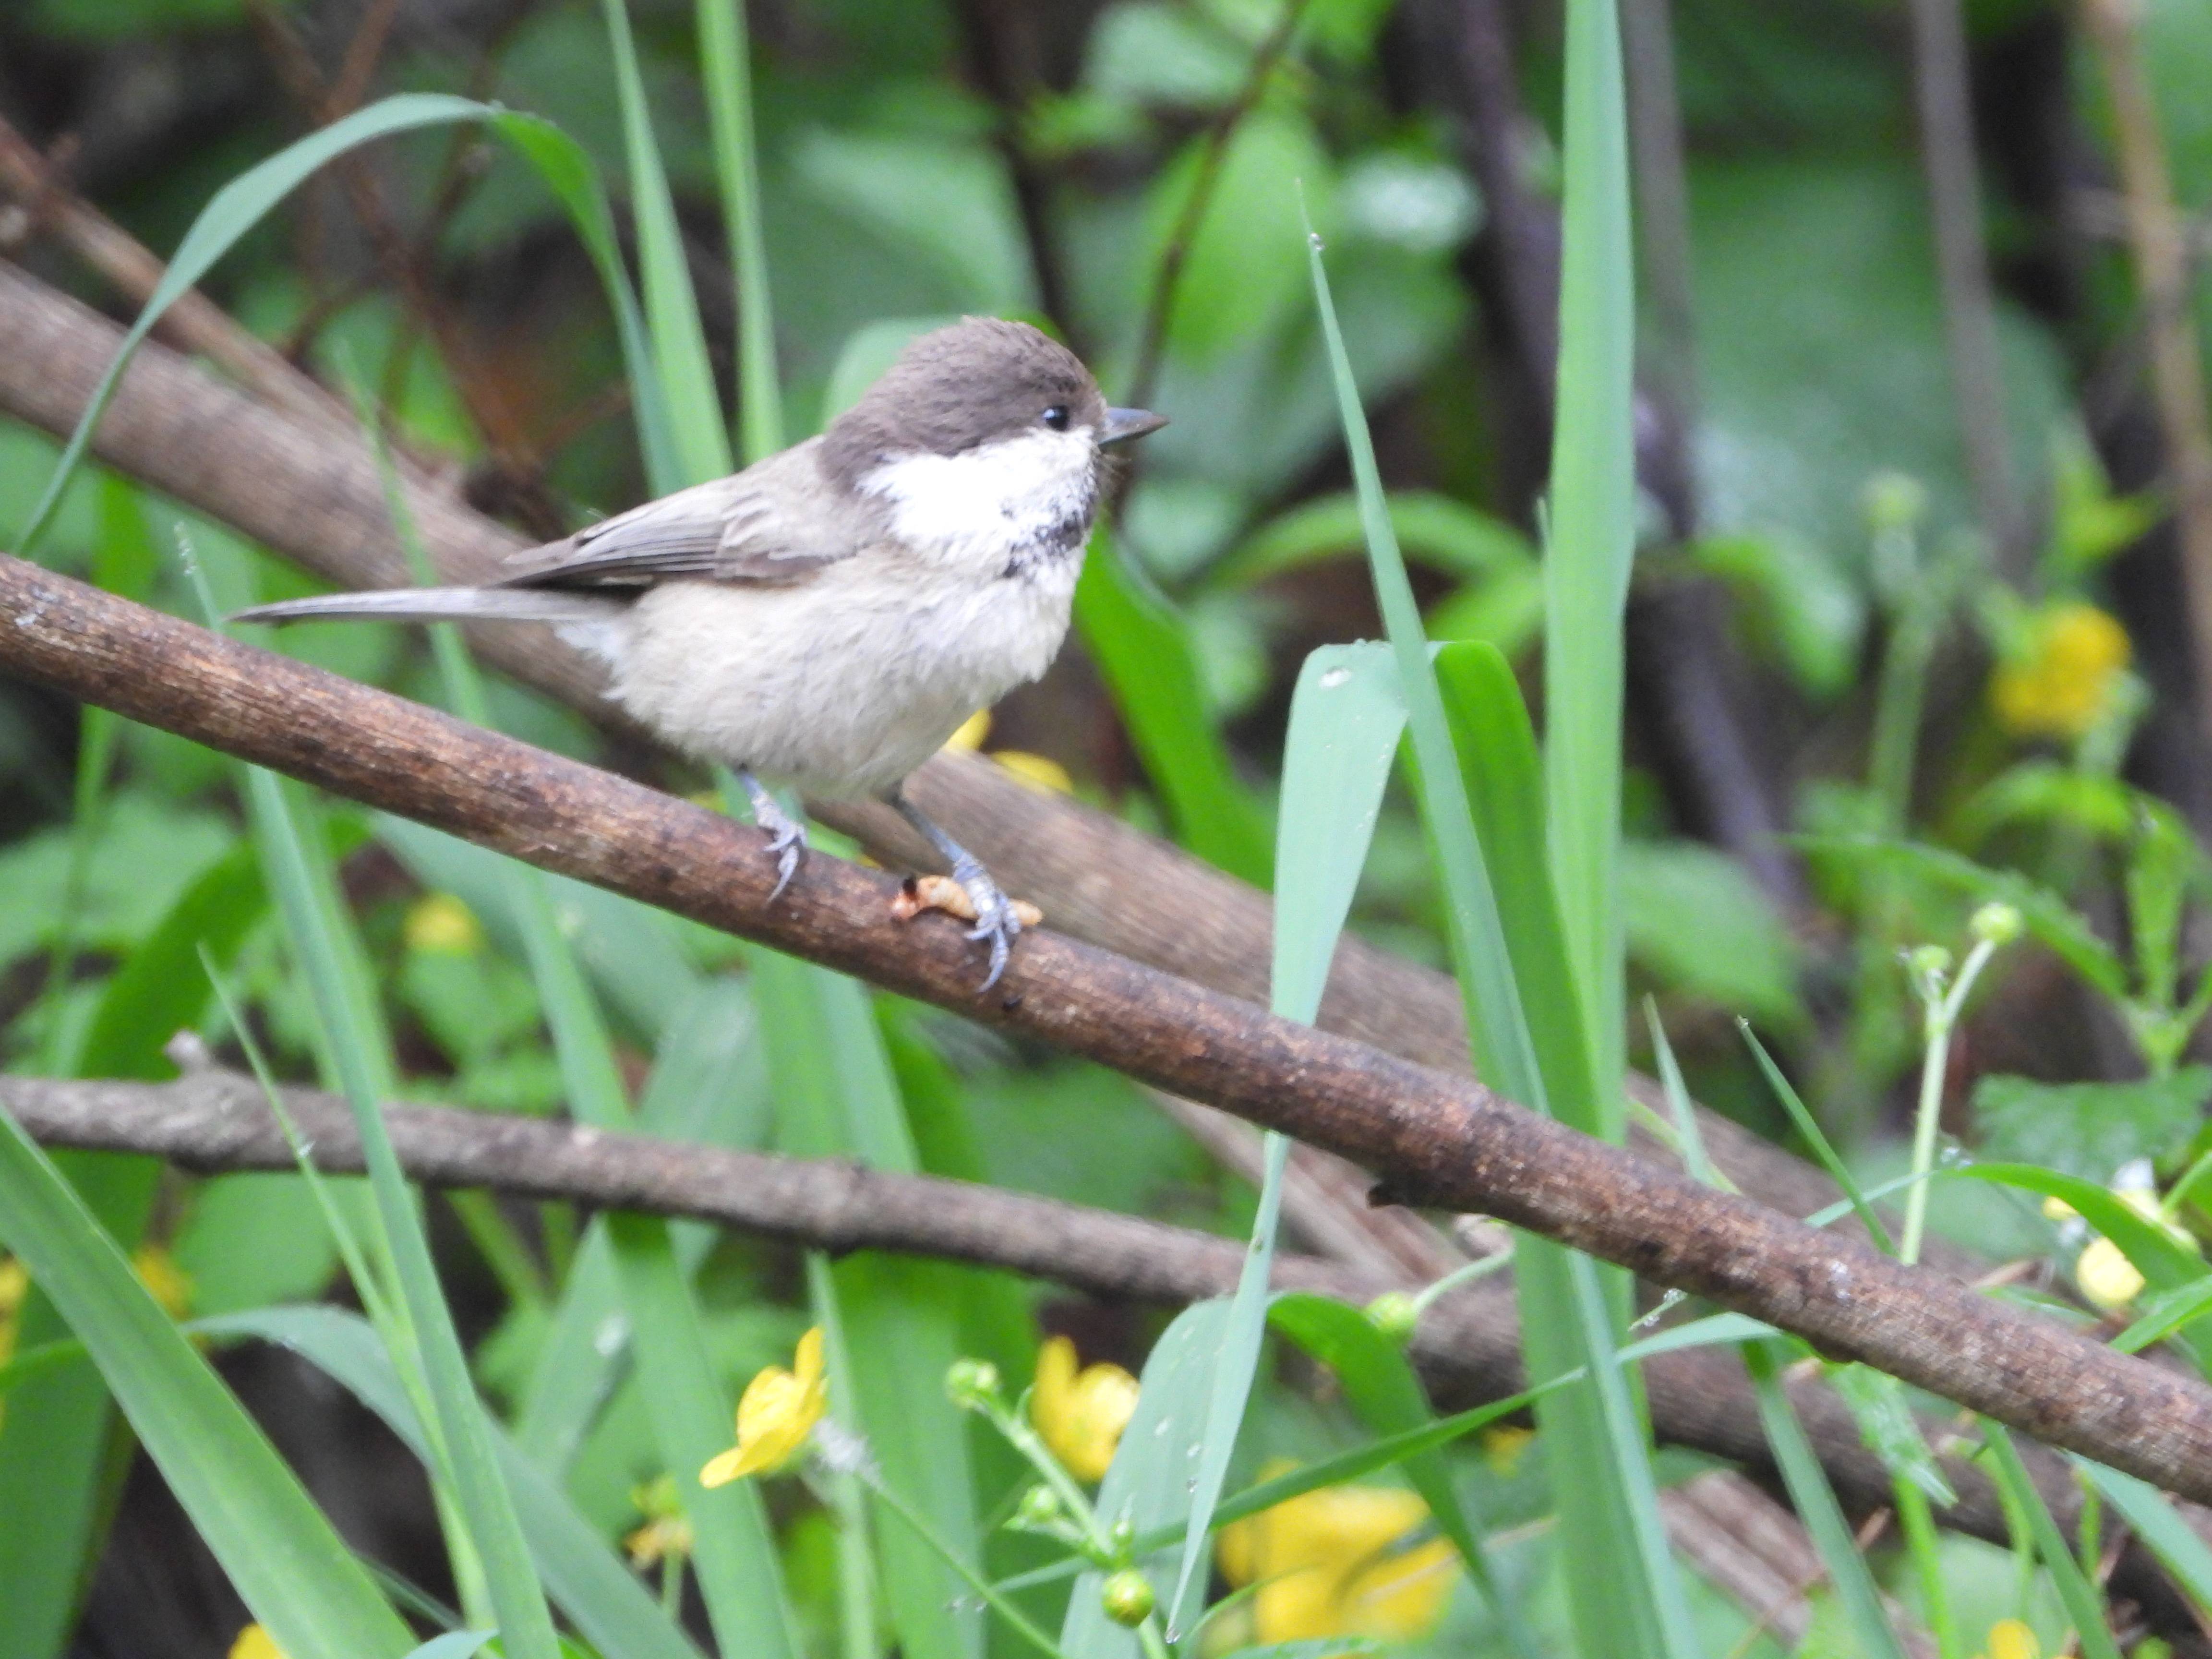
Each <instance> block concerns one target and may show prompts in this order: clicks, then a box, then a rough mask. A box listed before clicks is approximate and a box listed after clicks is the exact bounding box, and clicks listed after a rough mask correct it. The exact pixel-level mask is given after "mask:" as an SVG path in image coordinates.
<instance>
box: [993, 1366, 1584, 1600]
mask: <svg viewBox="0 0 2212 1659" xmlns="http://www.w3.org/2000/svg"><path fill="white" fill-rule="evenodd" d="M1581 1380H1582V1379H1581V1377H1579V1376H1562V1377H1557V1378H1555V1379H1553V1381H1552V1382H1549V1383H1545V1384H1543V1385H1542V1386H1541V1387H1540V1388H1534V1389H1527V1390H1525V1391H1523V1392H1522V1393H1520V1394H1516V1395H1508V1396H1507V1397H1506V1398H1504V1399H1503V1400H1493V1401H1491V1402H1490V1403H1489V1404H1488V1405H1486V1406H1475V1407H1469V1408H1468V1410H1466V1411H1463V1412H1457V1413H1454V1414H1453V1415H1451V1416H1449V1417H1444V1418H1439V1419H1437V1420H1436V1421H1435V1422H1433V1423H1431V1424H1428V1425H1425V1427H1421V1428H1417V1429H1408V1430H1407V1431H1405V1432H1403V1433H1401V1434H1391V1435H1385V1436H1383V1437H1382V1438H1381V1439H1379V1440H1373V1441H1370V1442H1369V1443H1367V1444H1366V1445H1364V1446H1361V1447H1358V1448H1357V1449H1354V1450H1352V1451H1348V1452H1339V1453H1338V1454H1337V1455H1335V1456H1334V1457H1325V1458H1322V1460H1320V1461H1319V1462H1313V1463H1303V1464H1300V1465H1299V1466H1298V1467H1297V1468H1295V1469H1292V1470H1290V1471H1289V1472H1287V1473H1286V1474H1279V1475H1277V1476H1275V1478H1274V1479H1273V1480H1262V1481H1261V1482H1259V1483H1258V1484H1256V1485H1255V1486H1247V1487H1246V1488H1245V1489H1244V1490H1243V1492H1238V1493H1237V1494H1236V1495H1235V1496H1234V1497H1231V1498H1224V1499H1223V1500H1222V1501H1221V1503H1220V1504H1219V1505H1218V1507H1217V1508H1216V1509H1215V1510H1214V1511H1213V1530H1214V1531H1216V1532H1218V1531H1220V1530H1221V1528H1224V1527H1226V1526H1230V1525H1232V1524H1234V1523H1235V1522H1238V1521H1242V1520H1243V1519H1244V1518H1245V1517H1246V1516H1253V1515H1257V1514H1259V1513H1260V1511H1261V1510H1271V1509H1273V1508H1274V1507H1275V1505H1276V1504H1286V1503H1288V1502H1289V1501H1290V1500H1291V1498H1303V1497H1304V1496H1305V1495H1306V1493H1308V1492H1319V1491H1321V1490H1322V1487H1324V1486H1344V1485H1346V1483H1347V1482H1350V1481H1353V1480H1364V1479H1365V1478H1366V1477H1367V1476H1369V1475H1370V1474H1379V1473H1380V1472H1381V1471H1383V1470H1384V1469H1389V1468H1396V1467H1397V1466H1398V1465H1399V1464H1401V1463H1402V1462H1405V1461H1406V1460H1407V1458H1409V1457H1418V1456H1419V1455H1421V1454H1422V1453H1424V1452H1430V1451H1435V1450H1438V1449H1441V1448H1443V1447H1445V1446H1449V1445H1450V1444H1451V1443H1453V1442H1454V1441H1455V1440H1464V1439H1465V1438H1466V1437H1468V1435H1471V1434H1473V1433H1474V1432H1476V1431H1478V1430H1480V1429H1486V1428H1488V1427H1489V1426H1490V1425H1492V1423H1495V1422H1497V1421H1498V1419H1500V1418H1505V1417H1510V1416H1512V1415H1513V1414H1514V1413H1516V1412H1524V1411H1527V1410H1528V1408H1529V1407H1532V1406H1534V1404H1535V1403H1536V1402H1537V1401H1540V1400H1541V1399H1543V1398H1544V1396H1545V1395H1550V1394H1556V1393H1558V1392H1559V1389H1562V1388H1565V1387H1566V1386H1567V1385H1569V1384H1570V1383H1579V1382H1580V1381H1581ZM1183 1532H1184V1528H1182V1527H1181V1526H1173V1527H1161V1528H1154V1529H1153V1530H1152V1531H1150V1532H1140V1533H1139V1534H1137V1541H1136V1542H1135V1544H1134V1545H1133V1546H1132V1547H1133V1549H1134V1551H1135V1553H1137V1554H1139V1555H1140V1556H1144V1555H1152V1554H1155V1553H1158V1551H1161V1550H1164V1549H1166V1548H1167V1547H1169V1546H1170V1545H1173V1544H1179V1543H1181V1542H1182V1536H1183ZM1081 1571H1085V1563H1084V1562H1083V1560H1082V1559H1080V1558H1076V1559H1070V1560H1066V1561H1059V1562H1055V1563H1054V1565H1051V1566H1048V1567H1040V1568H1038V1569H1037V1570H1036V1571H1034V1572H1025V1573H1023V1574H1021V1575H1020V1576H1019V1577H1013V1578H1008V1579H1005V1580H1003V1581H1001V1582H1000V1585H999V1588H1000V1589H1003V1590H1014V1589H1026V1588H1027V1587H1029V1586H1030V1585H1032V1584H1048V1583H1054V1582H1056V1581H1057V1580H1059V1579H1062V1578H1072V1577H1074V1576H1075V1575H1076V1574H1077V1573H1079V1572H1081Z"/></svg>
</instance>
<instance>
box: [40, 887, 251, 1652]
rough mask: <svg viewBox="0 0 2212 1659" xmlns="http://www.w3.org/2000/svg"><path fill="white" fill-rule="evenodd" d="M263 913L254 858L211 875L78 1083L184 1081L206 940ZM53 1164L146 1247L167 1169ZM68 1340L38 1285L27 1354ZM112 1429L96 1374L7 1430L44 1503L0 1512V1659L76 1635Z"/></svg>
mask: <svg viewBox="0 0 2212 1659" xmlns="http://www.w3.org/2000/svg"><path fill="white" fill-rule="evenodd" d="M265 902H266V901H265V899H264V896H263V895H262V890H261V879H260V870H259V865H258V861H257V860H255V859H254V856H253V849H252V848H251V847H250V846H246V845H243V844H241V845H240V847H238V848H234V850H233V851H232V852H231V853H229V854H225V855H223V856H222V857H221V858H219V859H217V860H216V862H215V863H214V864H212V865H210V866H209V867H208V868H207V869H206V870H205V871H204V872H202V873H201V874H200V875H199V876H198V877H197V878H195V879H194V880H193V882H192V884H191V886H189V887H187V888H186V889H185V891H184V892H183V893H182V894H180V895H179V896H178V898H177V900H176V902H174V904H173V905H172V906H171V907H170V909H169V913H168V914H167V915H165V916H164V917H162V919H161V921H160V922H159V923H157V924H156V925H155V928H154V931H153V932H152V933H149V934H148V935H147V937H146V938H145V939H143V941H141V942H140V944H139V945H138V946H137V948H136V949H135V950H133V951H131V953H130V955H129V956H127V957H125V958H124V960H123V964H122V966H121V967H119V968H118V969H117V970H116V972H115V974H114V975H113V977H112V978H111V979H110V980H109V981H108V983H107V986H106V988H105V989H104V990H103V991H102V992H101V993H100V1000H99V1001H98V1003H97V1004H95V1005H94V1009H93V1013H92V1018H91V1020H90V1023H89V1024H88V1029H87V1030H86V1032H85V1035H84V1037H83V1040H82V1042H81V1044H80V1045H79V1048H78V1053H77V1056H76V1068H75V1069H76V1071H77V1072H78V1073H79V1074H80V1075H82V1076H87V1077H113V1078H143V1079H160V1078H164V1077H168V1076H170V1075H173V1071H174V1068H173V1066H170V1065H169V1063H168V1061H167V1060H166V1059H165V1058H164V1057H163V1055H162V1052H161V1050H162V1045H163V1044H165V1043H166V1042H167V1041H168V1039H169V1038H170V1037H171V1036H173V1035H174V1034H175V1032H176V1031H177V1030H179V1028H180V1027H183V1026H186V1025H190V1024H193V1023H195V1021H197V1018H198V1017H199V1014H200V1012H201V1009H202V1008H203V1007H204V1005H205V1002H206V999H207V984H206V981H204V979H203V978H202V977H201V975H200V974H199V971H198V966H197V962H196V961H195V959H194V957H195V951H194V943H195V941H196V940H199V939H205V940H206V941H207V943H208V944H209V945H210V946H211V947H212V948H213V949H214V951H216V954H217V955H218V956H220V957H222V958H224V959H226V960H227V959H228V957H230V956H231V955H232V954H233V953H234V952H235V951H236V949H237V947H238V944H239V941H240V939H242V938H243V937H244V935H245V933H246V930H247V929H248V928H250V927H252V924H253V923H254V921H257V920H258V917H259V915H260V914H261V911H262V909H263V908H264V905H265ZM53 1161H54V1164H55V1167H56V1168H58V1169H59V1170H61V1171H62V1172H63V1174H64V1176H66V1177H67V1179H68V1180H69V1182H70V1185H71V1186H72V1187H74V1188H76V1191H77V1193H78V1194H80V1195H81V1196H82V1198H83V1199H84V1200H85V1202H86V1203H87V1204H88V1205H89V1206H91V1208H92V1212H93V1213H94V1216H95V1217H96V1218H98V1219H99V1221H100V1225H101V1226H102V1227H104V1228H106V1231H107V1232H108V1235H109V1237H112V1238H114V1239H116V1240H117V1241H118V1243H121V1244H122V1245H123V1246H124V1247H125V1249H128V1248H130V1247H131V1246H132V1245H135V1244H136V1243H137V1241H138V1239H139V1237H140V1236H141V1235H142V1234H143V1232H144V1231H145V1228H146V1223H147V1220H148V1218H149V1215H150V1214H151V1213H152V1209H153V1203H154V1197H155V1191H156V1189H157V1188H158V1186H159V1184H160V1182H161V1161H160V1160H159V1159H158V1158H138V1157H132V1156H128V1155H125V1154H120V1153H109V1152H61V1153H58V1154H56V1155H55V1158H54V1160H53ZM63 1329H64V1326H63V1323H62V1321H61V1318H60V1316H59V1314H58V1312H57V1310H55V1308H54V1307H53V1304H52V1302H51V1301H49V1300H48V1298H47V1297H46V1295H45V1294H44V1293H43V1291H40V1289H39V1288H38V1287H37V1286H36V1285H33V1287H32V1294H31V1295H30V1297H28V1298H27V1300H26V1302H25V1304H24V1306H23V1308H22V1310H21V1314H20V1315H19V1316H18V1324H17V1338H18V1340H19V1342H20V1343H21V1345H22V1346H25V1347H29V1346H33V1345H36V1344H40V1343H44V1342H46V1341H49V1340H53V1339H56V1338H58V1337H59V1336H60V1335H61V1333H62V1331H63ZM111 1426H112V1419H111V1418H110V1417H109V1414H108V1398H107V1392H106V1389H105V1388H104V1387H102V1385H101V1384H100V1382H99V1380H98V1378H97V1377H96V1376H92V1375H90V1374H88V1373H79V1374H76V1375H72V1376H53V1375H48V1376H30V1377H27V1378H25V1379H24V1382H23V1386H22V1387H21V1389H20V1392H19V1393H18V1395H17V1397H16V1399H15V1401H12V1402H11V1404H10V1406H9V1410H8V1413H7V1415H6V1416H5V1418H4V1419H0V1492H37V1493H38V1494H39V1502H38V1503H37V1504H0V1583H4V1584H6V1585H7V1586H8V1589H9V1595H8V1617H7V1618H6V1619H4V1620H0V1659H49V1656H51V1655H52V1653H53V1652H55V1651H57V1650H58V1647H59V1644H61V1643H62V1641H63V1640H64V1637H65V1636H66V1634H67V1627H68V1625H69V1623H70V1616H71V1613H72V1612H73V1610H74V1608H75V1607H76V1600H77V1596H78V1595H79V1594H80V1593H81V1589H82V1585H83V1584H84V1583H85V1582H86V1579H87V1569H86V1566H85V1561H86V1559H87V1557H88V1554H89V1553H91V1552H92V1551H93V1550H94V1547H96V1543H97V1540H98V1536H99V1534H100V1514H101V1510H102V1505H101V1503H100V1489H101V1479H102V1471H103V1470H104V1469H109V1468H112V1465H111V1462H110V1460H109V1455H108V1442H109V1438H110V1430H111Z"/></svg>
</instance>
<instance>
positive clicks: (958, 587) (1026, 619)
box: [614, 544, 1081, 794]
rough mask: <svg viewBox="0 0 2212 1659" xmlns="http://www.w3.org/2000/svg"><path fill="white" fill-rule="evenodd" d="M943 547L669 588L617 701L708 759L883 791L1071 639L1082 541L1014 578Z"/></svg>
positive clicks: (890, 548)
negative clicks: (804, 571) (768, 582)
mask: <svg viewBox="0 0 2212 1659" xmlns="http://www.w3.org/2000/svg"><path fill="white" fill-rule="evenodd" d="M943 552H944V550H943V546H942V544H939V546H938V547H936V548H934V549H931V550H927V551H916V550H913V549H911V548H910V547H906V546H901V545H898V544H884V545H878V546H875V547H871V548H868V549H866V550H864V551H862V552H860V553H859V554H857V555H855V556H853V557H851V558H848V559H845V560H842V561H840V562H837V563H836V564H833V565H829V566H827V567H825V568H823V569H822V570H820V571H819V572H818V573H817V574H815V575H813V576H811V578H809V579H808V580H805V581H801V582H796V583H793V584H791V585H789V586H760V585H749V584H720V583H713V582H689V581H685V582H670V583H667V584H665V585H663V586H659V587H656V588H654V589H653V590H651V591H650V592H647V593H646V594H645V595H644V596H643V597H642V598H641V599H640V600H639V601H638V603H637V605H636V606H635V609H634V610H633V611H630V612H629V615H628V617H626V618H625V622H626V625H627V638H626V639H625V640H624V641H623V646H622V648H621V649H620V650H619V651H618V652H617V653H615V655H616V658H617V661H616V664H615V690H614V695H615V696H616V697H617V699H618V700H619V701H620V702H622V703H623V706H624V707H625V708H628V709H629V711H630V712H631V713H632V714H635V716H637V718H639V719H640V720H643V721H644V722H645V723H646V724H647V725H649V726H653V727H654V728H655V729H657V730H658V731H659V732H661V733H662V734H663V735H664V736H665V737H667V738H671V739H672V740H673V741H674V742H676V743H677V744H680V745H681V746H682V747H684V748H685V749H687V750H690V752H692V753H693V754H696V755H698V756H700V757H702V758H705V759H709V760H715V761H720V762H723V763H726V764H729V765H732V766H749V767H751V768H752V769H754V770H755V771H757V772H759V773H761V774H762V775H764V776H768V777H770V778H775V779H779V780H784V781H790V782H793V783H795V784H798V785H799V786H800V787H803V788H806V789H809V790H813V791H817V792H820V793H833V794H840V793H882V792H884V791H885V790H887V789H889V788H890V787H892V786H894V785H895V784H896V783H897V782H898V781H900V780H901V779H902V778H904V777H905V776H906V775H907V774H908V773H909V772H911V771H912V770H913V769H915V767H916V766H919V765H920V764H921V763H922V762H923V761H925V760H927V758H928V757H930V756H931V755H932V754H933V753H934V752H935V751H936V750H938V749H939V747H940V746H941V745H942V744H944V742H945V738H947V737H949V736H951V733H952V732H953V730H954V729H955V728H956V727H957V726H959V724H960V723H961V722H962V721H963V720H965V719H967V717H968V716H969V714H973V713H974V712H975V710H976V709H978V708H987V707H988V706H989V705H991V704H992V703H994V702H997V701H998V700H999V699H1000V697H1002V696H1005V695H1006V693H1007V692H1008V691H1010V690H1012V689H1013V688H1014V687H1015V686H1017V685H1020V684H1025V683H1026V682H1028V681H1030V680H1033V679H1035V678H1037V677H1038V676H1039V675H1040V674H1042V673H1043V672H1044V671H1045V669H1046V668H1047V667H1048V666H1049V665H1051V662H1052V659H1053V658H1054V656H1056V655H1057V654H1058V653H1059V651H1060V641H1062V640H1063V639H1064V638H1065V637H1066V632H1067V623H1068V612H1069V608H1070V605H1071V602H1072V600H1073V594H1074V589H1075V579H1076V576H1077V574H1078V572H1079V568H1080V563H1081V550H1080V548H1079V547H1078V549H1077V550H1076V552H1075V553H1074V554H1073V555H1071V556H1065V557H1061V558H1059V559H1057V560H1054V561H1053V562H1049V563H1041V564H1039V565H1036V566H1035V567H1033V568H1029V569H1027V570H1025V571H1024V572H1023V573H1022V574H1018V575H1014V576H1007V575H1003V574H1000V572H999V569H998V568H996V567H995V566H994V565H993V564H992V563H991V562H990V561H987V560H986V561H981V562H978V561H976V560H973V559H969V558H967V557H959V558H951V559H948V558H946V557H944V556H943ZM986 572H987V574H986Z"/></svg>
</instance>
